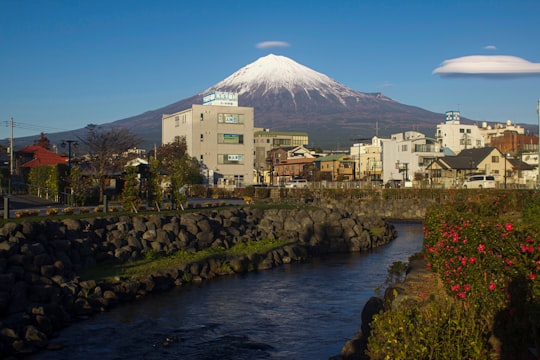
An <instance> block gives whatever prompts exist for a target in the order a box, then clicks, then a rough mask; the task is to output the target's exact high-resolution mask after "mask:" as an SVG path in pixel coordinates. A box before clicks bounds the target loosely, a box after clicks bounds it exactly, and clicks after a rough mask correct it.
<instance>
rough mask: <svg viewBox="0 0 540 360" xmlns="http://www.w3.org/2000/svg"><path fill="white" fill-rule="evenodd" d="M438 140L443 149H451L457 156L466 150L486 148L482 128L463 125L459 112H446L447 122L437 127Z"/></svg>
mask: <svg viewBox="0 0 540 360" xmlns="http://www.w3.org/2000/svg"><path fill="white" fill-rule="evenodd" d="M436 139H437V142H438V143H439V144H440V146H441V147H445V148H449V149H450V150H452V151H453V152H454V153H456V154H457V153H459V152H460V151H461V150H464V149H473V148H481V147H484V146H485V145H484V144H485V141H484V137H483V136H482V133H481V132H480V128H479V127H478V126H476V125H465V124H461V121H460V113H459V111H447V112H446V122H445V123H444V124H439V125H437V131H436Z"/></svg>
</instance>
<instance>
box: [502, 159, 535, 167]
mask: <svg viewBox="0 0 540 360" xmlns="http://www.w3.org/2000/svg"><path fill="white" fill-rule="evenodd" d="M508 161H510V163H511V164H512V168H513V169H515V170H535V169H536V166H533V165H531V164H527V163H526V162H524V161H521V160H520V159H508Z"/></svg>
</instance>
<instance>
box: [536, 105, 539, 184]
mask: <svg viewBox="0 0 540 360" xmlns="http://www.w3.org/2000/svg"><path fill="white" fill-rule="evenodd" d="M536 114H537V115H538V179H537V180H538V182H537V185H536V187H537V189H540V98H538V105H537V106H536Z"/></svg>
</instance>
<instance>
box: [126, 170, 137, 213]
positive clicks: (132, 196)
mask: <svg viewBox="0 0 540 360" xmlns="http://www.w3.org/2000/svg"><path fill="white" fill-rule="evenodd" d="M138 189H139V182H138V181H137V168H136V167H135V166H128V167H127V168H126V178H125V182H124V190H123V191H122V207H123V208H124V211H127V210H131V209H135V211H136V210H137V209H138V208H139V205H140V203H141V198H140V197H139V196H138V193H139V191H138Z"/></svg>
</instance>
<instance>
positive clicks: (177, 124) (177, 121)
mask: <svg viewBox="0 0 540 360" xmlns="http://www.w3.org/2000/svg"><path fill="white" fill-rule="evenodd" d="M179 126H180V117H179V116H177V117H175V118H174V127H179Z"/></svg>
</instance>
